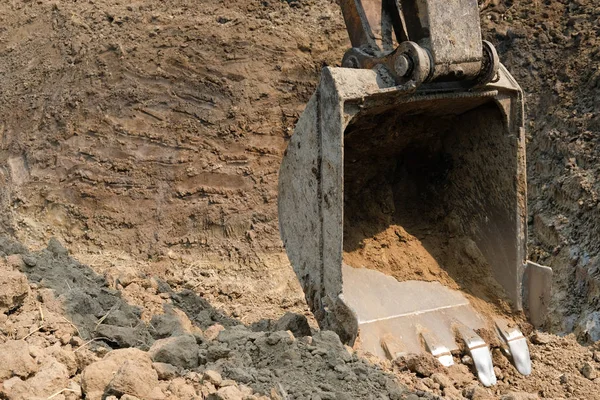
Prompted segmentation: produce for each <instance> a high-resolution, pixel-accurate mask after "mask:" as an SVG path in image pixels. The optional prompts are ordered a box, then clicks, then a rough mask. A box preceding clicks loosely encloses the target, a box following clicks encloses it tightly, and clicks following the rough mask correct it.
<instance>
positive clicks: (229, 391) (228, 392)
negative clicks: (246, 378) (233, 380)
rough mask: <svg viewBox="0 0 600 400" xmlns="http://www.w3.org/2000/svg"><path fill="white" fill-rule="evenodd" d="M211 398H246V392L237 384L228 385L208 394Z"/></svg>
mask: <svg viewBox="0 0 600 400" xmlns="http://www.w3.org/2000/svg"><path fill="white" fill-rule="evenodd" d="M208 399H209V400H244V394H243V393H242V391H241V390H240V389H238V388H237V387H235V386H226V387H222V388H221V389H219V390H217V392H216V393H213V394H211V395H209V396H208Z"/></svg>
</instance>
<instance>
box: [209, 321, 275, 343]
mask: <svg viewBox="0 0 600 400" xmlns="http://www.w3.org/2000/svg"><path fill="white" fill-rule="evenodd" d="M265 335H266V334H265V332H253V331H251V330H249V329H248V328H246V327H245V326H243V325H238V326H232V327H231V328H229V329H225V330H223V331H221V332H220V333H219V336H218V337H217V340H218V341H219V342H222V343H227V344H228V345H229V347H234V346H235V345H242V346H243V345H244V344H246V342H248V341H254V340H256V339H257V338H259V337H264V336H265Z"/></svg>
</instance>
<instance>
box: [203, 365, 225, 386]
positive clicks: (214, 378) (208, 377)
mask: <svg viewBox="0 0 600 400" xmlns="http://www.w3.org/2000/svg"><path fill="white" fill-rule="evenodd" d="M202 379H203V380H205V381H208V382H210V383H212V384H213V385H215V386H216V387H219V386H220V385H221V381H222V380H223V378H221V374H219V373H218V372H217V371H213V370H211V369H207V370H206V371H204V375H203V376H202Z"/></svg>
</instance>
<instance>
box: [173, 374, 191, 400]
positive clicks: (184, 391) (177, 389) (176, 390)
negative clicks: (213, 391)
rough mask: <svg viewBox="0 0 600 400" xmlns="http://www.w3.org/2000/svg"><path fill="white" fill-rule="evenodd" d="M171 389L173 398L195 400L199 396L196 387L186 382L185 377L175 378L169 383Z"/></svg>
mask: <svg viewBox="0 0 600 400" xmlns="http://www.w3.org/2000/svg"><path fill="white" fill-rule="evenodd" d="M169 391H170V392H171V394H173V396H172V397H173V398H176V399H180V400H195V399H197V398H198V394H197V393H196V389H194V387H193V386H192V385H189V384H188V383H186V382H185V379H183V378H175V379H173V381H172V382H171V384H170V385H169Z"/></svg>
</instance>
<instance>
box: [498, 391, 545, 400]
mask: <svg viewBox="0 0 600 400" xmlns="http://www.w3.org/2000/svg"><path fill="white" fill-rule="evenodd" d="M536 399H539V397H538V395H536V394H532V393H526V392H509V393H507V394H505V395H504V396H502V397H500V400H536Z"/></svg>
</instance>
